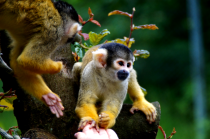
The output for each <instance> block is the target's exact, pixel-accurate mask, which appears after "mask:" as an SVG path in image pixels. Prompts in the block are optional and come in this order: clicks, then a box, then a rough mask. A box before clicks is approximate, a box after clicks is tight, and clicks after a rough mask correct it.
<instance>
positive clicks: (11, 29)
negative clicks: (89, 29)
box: [0, 0, 81, 117]
mask: <svg viewBox="0 0 210 139" xmlns="http://www.w3.org/2000/svg"><path fill="white" fill-rule="evenodd" d="M0 29H5V30H6V31H7V33H8V35H9V36H10V38H11V40H12V42H11V45H10V46H11V47H12V50H11V53H10V66H11V68H12V69H13V71H14V75H15V77H16V78H17V81H18V83H19V85H20V86H21V87H22V88H23V89H24V90H25V91H26V92H28V93H29V94H31V95H33V96H34V97H36V98H37V99H39V100H41V101H42V102H44V103H45V104H46V105H47V106H48V107H49V108H50V110H51V112H52V113H53V114H56V116H57V117H60V116H62V115H63V112H62V110H63V109H64V107H63V105H62V103H61V99H60V97H59V96H58V95H56V94H55V93H53V92H52V91H51V90H50V89H49V88H48V86H47V85H46V83H45V82H44V80H43V78H42V76H41V75H42V74H54V73H58V72H60V71H61V69H62V67H63V65H62V62H61V61H53V60H51V59H50V56H51V53H52V52H53V51H54V50H55V49H56V48H58V47H61V46H64V45H68V46H69V43H71V42H72V41H73V40H74V38H75V36H76V35H77V32H78V31H79V30H80V29H81V26H80V25H79V21H78V14H77V12H76V11H75V9H74V8H73V7H72V6H71V5H69V4H67V3H66V2H62V1H58V2H55V3H53V2H52V1H51V0H0Z"/></svg>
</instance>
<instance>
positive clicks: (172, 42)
mask: <svg viewBox="0 0 210 139" xmlns="http://www.w3.org/2000/svg"><path fill="white" fill-rule="evenodd" d="M68 2H69V3H70V4H72V5H73V6H74V8H75V9H76V10H77V12H78V14H79V15H81V16H82V18H83V19H84V20H87V19H88V7H90V8H91V9H92V12H93V13H94V19H95V20H97V21H99V22H100V24H101V27H98V26H96V25H95V24H92V23H88V24H87V25H85V26H84V28H83V33H89V31H93V32H96V33H99V32H100V31H102V30H103V29H108V30H109V31H110V32H111V34H109V35H108V36H107V37H105V39H104V41H105V40H114V39H116V38H123V37H124V36H126V37H128V36H129V32H130V19H129V18H128V17H126V16H121V15H113V16H110V17H108V16H107V15H108V13H109V12H110V11H113V10H121V11H125V12H129V13H132V8H133V7H135V8H136V12H135V14H134V19H133V23H134V24H135V25H143V24H156V25H157V26H158V27H159V30H154V31H153V30H136V31H134V32H133V35H132V38H135V43H134V44H133V45H132V47H131V49H132V50H135V49H145V50H148V51H149V52H150V57H149V58H148V59H138V60H137V61H136V62H135V64H134V68H135V70H136V71H137V72H138V81H139V83H140V85H141V86H142V87H144V88H146V89H147V91H148V95H147V96H146V98H147V100H148V101H150V102H154V101H159V103H160V105H161V122H160V125H161V126H162V127H163V129H164V130H165V131H166V134H167V136H169V135H170V133H171V132H172V129H173V127H175V128H176V131H177V133H176V134H175V135H174V137H173V138H174V139H186V138H190V139H195V138H196V133H197V132H198V131H197V130H196V128H195V120H194V119H195V117H194V111H195V109H194V104H195V103H194V99H193V97H194V93H193V90H194V89H193V87H194V85H193V80H192V70H191V69H192V67H191V66H192V60H191V55H190V50H191V46H190V39H189V38H190V37H189V35H190V29H191V26H190V25H191V23H190V20H189V16H188V9H187V7H188V3H187V1H182V0H176V1H175V0H162V1H155V0H141V1H140V0H132V1H131V0H98V1H95V0H88V1H86V0H80V1H78V0H69V1H68ZM199 4H200V5H199V8H200V13H201V20H200V22H201V23H202V30H201V31H202V36H203V37H202V40H203V46H204V54H202V56H203V58H204V62H205V63H204V73H203V74H204V83H203V85H204V86H205V92H204V97H205V99H206V100H205V102H204V104H205V106H206V109H205V113H206V117H208V116H209V114H210V107H209V106H210V101H208V100H209V99H210V97H209V96H210V95H209V93H208V92H209V91H210V87H209V86H208V84H210V55H209V54H208V53H209V51H210V47H208V46H209V45H210V39H209V37H210V28H209V21H210V20H209V19H210V15H209V13H210V8H209V5H210V1H207V0H202V1H200V2H199ZM126 102H129V99H126ZM11 115H12V112H7V111H6V112H4V113H0V127H3V128H4V129H8V128H9V127H11V126H13V125H16V124H17V123H16V122H15V120H13V116H11ZM11 122H13V123H11ZM201 126H204V127H205V129H206V131H207V132H206V133H207V134H206V136H209V135H210V134H209V133H210V120H209V119H208V118H207V119H205V122H203V123H201ZM157 139H163V135H162V133H161V132H160V131H159V132H158V136H157Z"/></svg>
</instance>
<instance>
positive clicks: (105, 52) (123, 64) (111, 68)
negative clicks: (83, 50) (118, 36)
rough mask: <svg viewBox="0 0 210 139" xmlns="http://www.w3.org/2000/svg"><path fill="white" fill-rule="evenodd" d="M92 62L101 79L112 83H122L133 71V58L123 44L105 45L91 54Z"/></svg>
mask: <svg viewBox="0 0 210 139" xmlns="http://www.w3.org/2000/svg"><path fill="white" fill-rule="evenodd" d="M93 60H94V64H95V67H96V68H97V69H99V70H100V71H101V72H100V73H101V75H102V76H103V77H107V78H109V79H110V80H112V81H124V80H126V79H128V78H129V75H130V71H131V70H132V69H133V62H134V56H133V53H132V51H131V50H130V49H129V48H128V47H127V46H125V45H123V44H119V43H106V44H103V45H102V46H101V47H100V48H99V49H98V50H97V51H94V52H93Z"/></svg>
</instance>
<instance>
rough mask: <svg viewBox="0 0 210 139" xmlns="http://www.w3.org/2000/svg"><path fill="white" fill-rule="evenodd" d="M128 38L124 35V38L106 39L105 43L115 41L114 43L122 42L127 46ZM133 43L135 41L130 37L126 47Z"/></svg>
mask: <svg viewBox="0 0 210 139" xmlns="http://www.w3.org/2000/svg"><path fill="white" fill-rule="evenodd" d="M128 39H129V38H126V37H124V39H115V40H112V41H108V42H107V43H111V42H115V43H120V44H124V45H125V46H127V42H128ZM133 43H135V40H134V38H130V41H129V44H128V48H131V45H132V44H133Z"/></svg>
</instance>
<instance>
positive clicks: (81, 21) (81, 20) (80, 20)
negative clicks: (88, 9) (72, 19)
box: [78, 15, 83, 23]
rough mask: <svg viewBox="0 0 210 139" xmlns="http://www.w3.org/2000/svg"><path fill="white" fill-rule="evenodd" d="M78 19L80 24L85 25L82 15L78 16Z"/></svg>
mask: <svg viewBox="0 0 210 139" xmlns="http://www.w3.org/2000/svg"><path fill="white" fill-rule="evenodd" d="M78 17H79V22H80V23H83V19H82V17H81V16H80V15H78Z"/></svg>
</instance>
